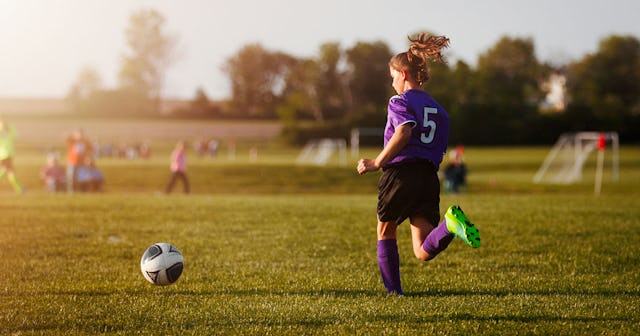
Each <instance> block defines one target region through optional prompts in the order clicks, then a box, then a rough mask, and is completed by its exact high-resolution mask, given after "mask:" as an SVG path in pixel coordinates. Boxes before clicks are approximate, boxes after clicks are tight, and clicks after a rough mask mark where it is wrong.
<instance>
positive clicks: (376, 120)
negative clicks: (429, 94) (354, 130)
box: [346, 41, 392, 126]
mask: <svg viewBox="0 0 640 336" xmlns="http://www.w3.org/2000/svg"><path fill="white" fill-rule="evenodd" d="M346 54H347V67H348V72H347V76H348V78H349V91H350V93H351V97H352V101H351V103H350V104H349V105H350V106H352V111H351V113H352V116H351V119H352V120H354V122H356V123H358V124H360V125H362V126H369V125H372V126H373V125H380V124H381V123H383V122H384V120H385V118H386V114H385V113H384V111H385V106H386V103H387V101H388V99H389V96H390V95H391V94H392V89H391V84H390V80H389V59H391V56H392V55H391V51H390V50H389V47H388V46H387V44H385V43H384V42H380V41H379V42H374V43H365V42H359V43H357V44H356V45H355V46H353V47H352V48H351V49H349V50H347V52H346Z"/></svg>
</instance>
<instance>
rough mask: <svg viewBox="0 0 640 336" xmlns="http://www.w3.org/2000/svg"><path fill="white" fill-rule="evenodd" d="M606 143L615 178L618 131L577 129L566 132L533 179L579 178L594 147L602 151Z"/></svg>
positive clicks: (566, 180) (565, 181) (562, 180)
mask: <svg viewBox="0 0 640 336" xmlns="http://www.w3.org/2000/svg"><path fill="white" fill-rule="evenodd" d="M607 144H610V146H611V149H612V150H611V152H612V155H611V169H612V179H613V180H614V181H617V180H618V170H619V163H618V160H619V158H618V156H619V154H618V151H619V147H620V142H619V140H618V133H616V132H608V133H599V132H577V133H565V134H562V135H561V136H560V138H559V139H558V141H557V142H556V144H555V145H554V146H553V147H552V148H551V151H550V152H549V154H548V155H547V157H546V158H545V160H544V162H543V163H542V165H541V166H540V169H538V172H537V173H536V174H535V176H534V177H533V181H534V182H535V183H542V182H549V183H560V184H570V183H574V182H577V181H580V179H581V178H582V170H583V167H584V164H585V162H586V161H587V159H588V158H589V154H590V153H591V152H593V151H594V150H596V149H599V150H600V151H602V152H604V149H605V147H607Z"/></svg>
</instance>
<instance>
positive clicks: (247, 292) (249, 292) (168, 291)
mask: <svg viewBox="0 0 640 336" xmlns="http://www.w3.org/2000/svg"><path fill="white" fill-rule="evenodd" d="M49 293H51V294H54V295H72V296H110V295H117V294H126V295H148V294H152V295H166V296H175V295H182V296H212V295H231V296H310V297H336V298H342V297H346V298H358V297H386V296H388V295H386V293H384V292H383V291H371V290H358V289H317V290H291V291H286V290H266V289H219V290H208V289H207V290H198V289H177V290H174V289H172V288H170V287H152V288H150V289H137V290H130V289H128V290H67V291H52V292H49ZM32 294H33V293H32ZM512 295H514V296H518V295H524V296H555V295H563V296H564V295H566V296H627V297H640V290H591V291H590V290H578V289H548V290H544V289H542V290H471V289H469V290H441V289H433V290H427V291H419V292H407V293H405V297H407V298H420V297H447V296H493V297H505V296H512Z"/></svg>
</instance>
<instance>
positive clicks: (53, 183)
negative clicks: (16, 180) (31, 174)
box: [40, 153, 67, 192]
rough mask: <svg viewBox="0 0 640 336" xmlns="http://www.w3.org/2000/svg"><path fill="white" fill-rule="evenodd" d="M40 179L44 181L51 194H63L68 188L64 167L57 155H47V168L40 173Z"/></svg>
mask: <svg viewBox="0 0 640 336" xmlns="http://www.w3.org/2000/svg"><path fill="white" fill-rule="evenodd" d="M40 178H41V179H42V180H43V181H44V184H45V187H46V189H47V191H49V192H61V191H65V190H66V188H67V183H66V178H65V170H64V167H63V166H61V165H60V164H59V160H58V156H57V155H56V154H55V153H49V154H47V159H46V163H45V166H44V167H43V168H42V170H41V171H40Z"/></svg>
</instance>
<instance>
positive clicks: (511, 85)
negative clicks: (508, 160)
mask: <svg viewBox="0 0 640 336" xmlns="http://www.w3.org/2000/svg"><path fill="white" fill-rule="evenodd" d="M163 25H164V18H163V17H162V15H161V14H159V13H158V12H156V11H154V10H148V11H141V12H139V13H136V14H134V15H133V16H132V18H131V20H130V24H129V28H128V29H127V31H126V34H127V41H128V49H129V53H128V55H127V56H126V57H124V61H123V64H122V67H121V72H120V81H121V87H120V88H118V89H116V90H104V89H102V88H100V87H99V85H98V83H99V79H98V78H97V75H96V74H95V73H92V72H91V71H90V70H88V71H85V72H83V73H81V74H80V76H79V78H78V81H77V82H76V84H74V86H73V87H72V89H71V91H70V94H69V101H70V102H71V104H72V106H74V108H75V109H76V111H77V112H78V113H87V114H97V115H99V114H103V113H105V112H108V114H109V115H114V111H118V112H116V113H120V114H123V115H131V114H146V115H158V108H159V103H160V99H161V92H162V84H163V81H164V74H165V73H166V70H167V68H168V67H169V66H170V65H171V60H172V55H175V53H176V52H175V46H176V43H175V41H176V39H175V37H173V36H171V35H169V34H167V33H165V32H164V31H163ZM393 54H394V53H393V52H392V51H391V50H390V48H389V46H388V45H387V44H386V43H385V42H383V41H375V42H357V43H355V44H354V45H353V46H350V47H346V48H345V47H343V46H341V45H340V44H339V43H337V42H328V43H324V44H322V45H320V47H319V49H318V53H317V55H315V56H312V57H308V58H305V57H296V56H293V55H290V54H287V53H284V52H281V51H274V50H269V49H267V48H265V47H264V46H262V45H261V44H260V43H252V44H248V45H245V46H243V47H242V48H241V49H240V50H238V51H237V52H236V53H235V54H234V55H232V56H231V57H229V58H228V59H227V60H226V61H225V63H224V64H223V65H222V68H223V70H224V72H225V74H226V75H227V76H228V80H229V83H230V88H231V95H230V97H228V99H226V100H225V101H222V102H212V101H210V100H209V99H208V97H207V96H206V93H205V92H204V91H203V90H202V89H198V91H197V92H196V93H195V94H194V98H193V99H192V101H191V102H190V104H189V106H188V107H187V108H183V109H181V110H177V111H174V115H178V116H181V117H186V116H189V117H202V118H255V119H279V120H281V121H282V123H283V125H284V128H283V129H284V131H283V137H284V138H285V139H286V140H287V141H289V142H291V143H304V142H306V141H307V140H308V139H310V138H317V137H347V136H348V133H349V131H350V130H351V129H352V128H355V127H382V126H383V125H384V123H385V118H386V111H385V108H386V104H387V100H388V99H389V97H390V96H391V95H393V94H394V92H393V89H392V88H391V84H390V83H391V82H390V77H389V68H388V61H389V59H390V58H391V56H393ZM430 71H431V79H430V80H429V81H428V82H427V83H426V84H425V89H426V90H427V91H429V92H430V93H431V95H432V96H434V97H435V98H436V100H438V101H439V102H440V103H441V105H443V106H444V107H445V109H447V111H448V112H449V114H450V116H451V119H452V120H453V121H454V122H452V129H451V142H454V143H465V144H477V145H498V144H500V145H505V144H540V143H551V142H553V141H555V140H556V139H557V137H558V136H559V135H560V134H562V133H563V132H571V131H616V132H618V133H619V134H620V137H621V139H622V141H627V142H637V141H638V140H640V41H639V40H638V38H637V37H635V36H620V35H611V36H609V37H606V38H604V39H602V40H601V41H600V43H599V46H598V49H597V50H596V51H595V52H594V53H592V54H588V55H585V56H583V57H582V58H581V59H579V60H575V61H573V62H570V63H568V64H561V65H558V64H555V65H551V64H549V63H546V62H542V61H540V60H538V59H537V57H536V52H535V45H534V43H533V41H532V40H531V39H529V38H515V37H509V36H504V37H502V38H501V39H500V40H499V41H498V42H497V43H496V44H495V45H493V46H492V47H491V48H489V49H488V50H487V51H485V52H483V53H482V54H480V55H479V57H478V59H477V64H476V65H475V66H471V65H469V64H467V63H465V62H463V61H457V62H455V63H453V64H441V63H437V64H430ZM552 85H555V86H556V88H557V87H560V89H561V92H560V93H561V95H560V96H559V97H557V98H556V99H557V100H556V101H555V102H554V104H549V102H548V101H547V99H546V98H547V97H548V94H549V92H550V91H551V90H552ZM107 110H108V111H107Z"/></svg>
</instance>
